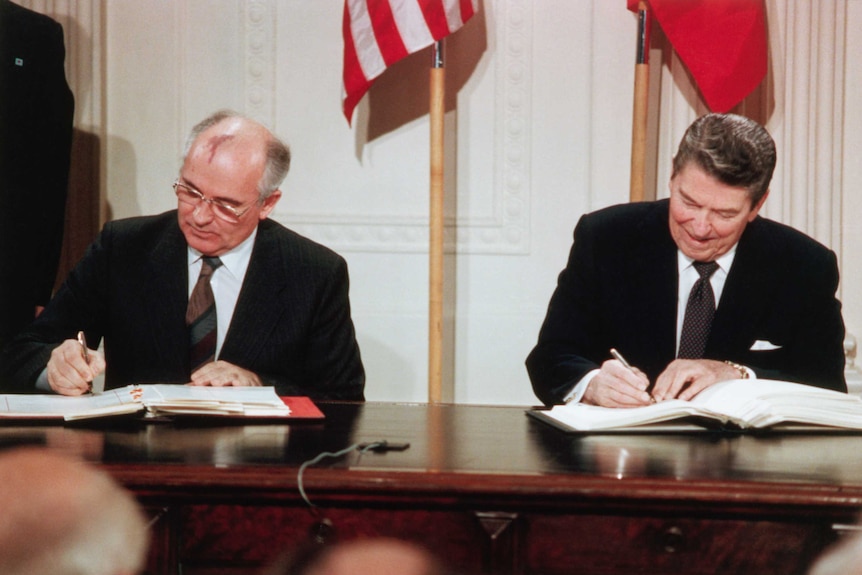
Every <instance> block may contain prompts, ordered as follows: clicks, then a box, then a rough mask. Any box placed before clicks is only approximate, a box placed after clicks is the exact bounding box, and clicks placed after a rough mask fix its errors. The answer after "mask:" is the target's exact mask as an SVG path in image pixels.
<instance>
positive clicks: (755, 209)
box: [747, 188, 769, 222]
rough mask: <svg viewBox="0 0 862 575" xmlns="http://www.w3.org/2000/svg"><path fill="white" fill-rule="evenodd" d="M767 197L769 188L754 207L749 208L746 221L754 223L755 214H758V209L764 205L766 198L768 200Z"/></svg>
mask: <svg viewBox="0 0 862 575" xmlns="http://www.w3.org/2000/svg"><path fill="white" fill-rule="evenodd" d="M768 197H769V188H767V189H766V193H765V194H763V197H762V198H760V200H758V201H757V203H756V204H754V207H753V208H751V211H750V212H748V218H747V219H748V221H749V222H752V221H754V218H756V217H757V214H758V213H759V212H760V208H762V207H763V204H765V203H766V198H768Z"/></svg>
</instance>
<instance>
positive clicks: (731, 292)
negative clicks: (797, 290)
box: [706, 218, 774, 357]
mask: <svg viewBox="0 0 862 575" xmlns="http://www.w3.org/2000/svg"><path fill="white" fill-rule="evenodd" d="M759 221H760V220H759V218H758V219H756V220H755V221H753V222H752V223H750V224H749V225H748V227H747V228H746V230H745V232H744V233H743V235H742V237H741V238H740V240H739V245H738V246H737V249H736V256H735V257H734V258H733V265H732V266H731V268H730V273H729V274H728V275H727V281H726V282H725V284H724V290H723V291H722V294H721V300H720V301H719V302H718V307H717V308H716V311H715V317H714V318H713V323H712V329H711V331H710V335H709V341H708V342H707V348H706V353H707V354H708V355H715V356H716V357H717V356H719V355H720V356H722V357H726V356H727V353H728V352H729V351H731V350H735V349H738V348H739V346H740V345H745V346H746V347H745V349H748V347H749V346H750V344H751V343H753V341H754V336H753V332H752V329H753V327H752V326H755V325H757V324H758V323H759V321H758V318H759V316H760V315H761V314H762V313H763V311H762V310H764V309H769V306H767V305H766V303H767V300H768V299H769V298H770V294H771V292H772V290H773V289H774V286H772V285H771V284H770V282H769V280H768V278H767V274H764V273H762V272H763V266H764V265H765V263H766V262H768V261H770V259H771V258H772V257H773V256H772V255H771V254H772V252H773V249H774V248H773V245H772V242H771V241H770V238H769V237H768V235H766V234H764V233H762V228H761V226H760V225H759ZM749 339H750V340H751V342H749V341H748V340H749Z"/></svg>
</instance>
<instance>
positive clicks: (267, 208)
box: [258, 190, 281, 220]
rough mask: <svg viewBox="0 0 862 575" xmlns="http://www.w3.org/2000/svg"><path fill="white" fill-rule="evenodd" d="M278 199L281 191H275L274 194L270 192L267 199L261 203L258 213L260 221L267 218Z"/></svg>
mask: <svg viewBox="0 0 862 575" xmlns="http://www.w3.org/2000/svg"><path fill="white" fill-rule="evenodd" d="M280 199H281V190H275V191H274V192H272V193H271V194H270V195H269V197H267V198H266V199H265V200H264V201H263V205H262V206H261V208H260V213H259V214H258V217H259V218H260V219H262V220H265V219H266V218H267V217H268V216H269V213H270V212H271V211H272V209H273V208H274V207H275V204H277V203H278V200H280Z"/></svg>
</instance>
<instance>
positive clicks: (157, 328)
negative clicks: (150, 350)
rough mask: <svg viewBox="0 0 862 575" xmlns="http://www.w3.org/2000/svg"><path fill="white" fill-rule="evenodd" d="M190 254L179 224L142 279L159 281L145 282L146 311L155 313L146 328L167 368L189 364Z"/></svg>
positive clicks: (166, 237) (143, 303)
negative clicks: (186, 320)
mask: <svg viewBox="0 0 862 575" xmlns="http://www.w3.org/2000/svg"><path fill="white" fill-rule="evenodd" d="M187 254H188V251H187V245H186V241H185V238H184V237H183V235H182V232H181V231H180V229H179V225H178V224H177V223H176V221H175V222H174V223H173V225H171V226H170V227H169V228H168V231H167V232H166V233H165V234H164V235H163V237H162V240H161V241H160V242H159V243H158V245H157V246H156V247H155V249H154V250H153V252H152V257H151V258H149V259H148V260H147V261H146V262H145V263H144V264H143V266H144V267H145V268H147V270H146V271H145V272H144V274H143V275H142V277H149V278H155V279H156V282H155V283H156V285H158V286H159V289H152V288H151V286H152V285H153V283H150V282H142V285H143V286H144V288H143V289H142V291H141V300H142V301H141V304H140V305H141V308H140V309H142V310H157V311H154V312H152V313H151V314H150V315H149V316H148V317H147V321H144V322H141V323H142V326H149V329H150V330H151V331H150V334H149V337H150V339H151V341H152V342H153V344H152V345H153V346H154V347H155V348H156V349H157V350H158V353H159V355H158V358H159V361H160V362H163V363H165V364H166V365H176V366H186V367H185V369H188V361H189V338H188V332H187V330H186V325H185V315H186V306H187V304H188V256H187Z"/></svg>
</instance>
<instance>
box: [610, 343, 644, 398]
mask: <svg viewBox="0 0 862 575" xmlns="http://www.w3.org/2000/svg"><path fill="white" fill-rule="evenodd" d="M611 355H612V356H614V359H615V360H617V361H618V362H620V363H621V364H623V366H624V367H625V368H626V369H627V370H629V371H632V372H633V371H634V369H633V368H632V366H631V364H630V363H629V362H627V361H626V358H624V357H623V354H621V353H620V352H618V351H617V350H616V349H615V348H613V347H612V348H611ZM651 388H652V385H650V387H648V388H647V393H649V399H650V401H651V402H652V403H655V398H654V397H653V396H652V393H651Z"/></svg>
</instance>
